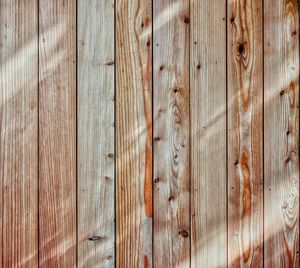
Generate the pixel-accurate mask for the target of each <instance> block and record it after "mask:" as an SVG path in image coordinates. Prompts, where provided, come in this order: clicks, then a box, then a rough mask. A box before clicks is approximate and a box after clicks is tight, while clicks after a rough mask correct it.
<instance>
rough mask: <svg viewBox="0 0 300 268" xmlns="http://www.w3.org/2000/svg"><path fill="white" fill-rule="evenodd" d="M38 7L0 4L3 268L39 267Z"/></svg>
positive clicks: (4, 0)
mask: <svg viewBox="0 0 300 268" xmlns="http://www.w3.org/2000/svg"><path fill="white" fill-rule="evenodd" d="M37 7H38V4H37V1H36V0H26V1H16V0H1V1H0V228H1V231H0V241H1V245H0V267H37V264H38V166H37V165H38V139H37V134H38V108H37V102H38V100H37V95H38V65H37V63H38V20H37V18H38V8H37Z"/></svg>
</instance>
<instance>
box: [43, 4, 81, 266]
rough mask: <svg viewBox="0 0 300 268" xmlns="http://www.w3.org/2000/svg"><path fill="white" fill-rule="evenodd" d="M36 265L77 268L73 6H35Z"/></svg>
mask: <svg viewBox="0 0 300 268" xmlns="http://www.w3.org/2000/svg"><path fill="white" fill-rule="evenodd" d="M39 79H40V81H39V224H40V230H39V234H40V236H39V241H40V244H39V246H40V252H39V256H40V257H39V262H40V263H39V264H40V266H41V267H74V266H75V264H76V2H75V1H72V0H57V1H48V0H40V1H39Z"/></svg>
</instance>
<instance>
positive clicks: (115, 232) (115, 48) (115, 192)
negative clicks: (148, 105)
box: [114, 0, 117, 267]
mask: <svg viewBox="0 0 300 268" xmlns="http://www.w3.org/2000/svg"><path fill="white" fill-rule="evenodd" d="M116 8H117V0H114V62H115V64H114V100H115V101H114V156H115V158H114V210H115V211H114V255H115V256H114V267H117V243H116V241H117V224H116V218H117V191H116V189H117V187H116V184H117V176H116V175H117V173H116V163H117V153H116V152H117V143H116V117H117V110H116V105H117V104H116V103H117V90H116V73H117V72H116V68H117V53H116V51H117V40H116V33H117V30H116V25H117V24H116V16H117V15H116V14H117V10H116Z"/></svg>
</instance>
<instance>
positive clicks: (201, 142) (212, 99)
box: [190, 0, 227, 267]
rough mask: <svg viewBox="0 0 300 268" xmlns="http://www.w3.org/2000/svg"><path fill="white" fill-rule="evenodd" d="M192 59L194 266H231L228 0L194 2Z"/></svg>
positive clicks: (192, 220)
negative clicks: (228, 214)
mask: <svg viewBox="0 0 300 268" xmlns="http://www.w3.org/2000/svg"><path fill="white" fill-rule="evenodd" d="M190 59H191V61H190V68H191V104H190V106H191V146H192V147H191V195H192V197H191V213H192V219H191V229H192V245H191V252H192V254H191V255H192V257H191V260H192V267H225V266H226V265H227V213H226V210H227V199H226V188H227V184H226V164H227V163H226V1H225V0H222V1H211V0H202V1H192V4H191V56H190Z"/></svg>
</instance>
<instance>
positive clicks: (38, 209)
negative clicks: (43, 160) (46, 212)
mask: <svg viewBox="0 0 300 268" xmlns="http://www.w3.org/2000/svg"><path fill="white" fill-rule="evenodd" d="M36 1H37V120H38V122H37V180H38V182H37V226H38V231H37V232H38V241H37V244H38V251H37V260H38V262H37V263H38V266H40V42H39V40H40V1H39V0H36Z"/></svg>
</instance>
